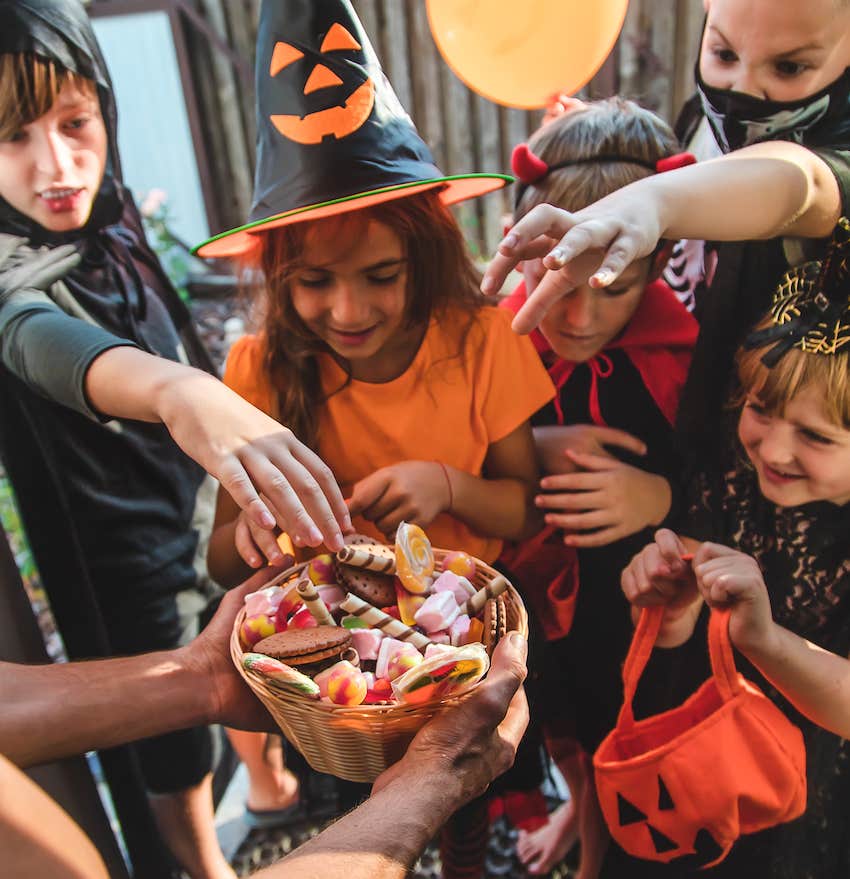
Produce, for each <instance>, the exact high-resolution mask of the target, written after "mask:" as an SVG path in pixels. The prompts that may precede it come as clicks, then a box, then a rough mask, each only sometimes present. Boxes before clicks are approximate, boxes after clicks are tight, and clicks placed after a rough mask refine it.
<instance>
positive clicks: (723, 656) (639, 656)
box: [617, 606, 742, 731]
mask: <svg viewBox="0 0 850 879" xmlns="http://www.w3.org/2000/svg"><path fill="white" fill-rule="evenodd" d="M730 615H731V612H730V611H729V609H728V608H723V609H720V610H713V611H712V612H711V618H710V619H709V622H708V651H709V656H710V658H711V671H712V674H713V675H714V680H715V682H716V684H717V690H718V692H719V693H720V697H721V699H723V701H724V702H729V701H730V700H731V699H733V698H734V697H735V696H736V695H737V693H739V692H740V690H741V689H742V685H741V679H740V676H739V675H738V669H737V668H736V666H735V657H734V655H733V653H732V643H731V641H730V640H729V617H730ZM663 619H664V607H663V606H656V607H645V608H643V610H642V611H641V614H640V618H639V619H638V622H637V626H635V633H634V635H633V636H632V643H631V646H630V647H629V652H628V655H627V656H626V661H625V663H624V664H623V705H622V707H621V708H620V714H619V716H618V717H617V728H618V729H619V730H621V731H629V730H631V729H632V728H633V727H634V725H635V715H634V709H633V707H632V703H633V702H634V698H635V693H636V692H637V686H638V683H639V682H640V679H641V675H643V672H644V669H645V668H646V664H647V662H649V657H650V655H651V654H652V648H653V647H654V646H655V641H656V639H657V638H658V632H659V631H660V629H661V623H662V620H663Z"/></svg>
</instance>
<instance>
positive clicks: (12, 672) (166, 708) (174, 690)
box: [0, 650, 211, 767]
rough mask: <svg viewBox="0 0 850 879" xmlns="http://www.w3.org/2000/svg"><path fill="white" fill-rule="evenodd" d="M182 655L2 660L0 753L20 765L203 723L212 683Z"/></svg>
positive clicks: (160, 654) (159, 654)
mask: <svg viewBox="0 0 850 879" xmlns="http://www.w3.org/2000/svg"><path fill="white" fill-rule="evenodd" d="M183 657H184V651H182V650H180V651H169V652H167V653H166V652H162V653H150V654H146V655H144V656H133V657H126V658H121V659H109V660H93V661H91V662H74V663H68V664H63V665H50V666H26V665H17V664H13V663H0V704H2V705H3V710H2V711H0V753H3V754H5V755H6V756H7V757H8V758H9V759H10V760H12V761H13V762H14V763H16V764H17V765H19V766H24V767H26V766H32V765H35V764H38V763H44V762H47V761H50V760H55V759H59V758H61V757H67V756H70V755H72V754H81V753H83V752H85V751H88V750H93V749H99V748H108V747H112V746H113V745H118V744H123V743H125V742H129V741H135V740H136V739H142V738H146V737H148V736H151V735H158V734H160V733H164V732H169V731H171V730H176V729H182V728H184V727H189V726H194V725H196V724H198V723H203V722H204V721H205V719H206V716H207V712H208V709H209V706H208V704H207V700H208V699H209V694H210V691H211V685H210V683H209V682H208V681H204V680H201V679H199V678H200V675H199V674H198V673H197V672H195V671H194V670H193V668H192V667H191V666H190V665H189V664H188V663H186V662H184V661H183Z"/></svg>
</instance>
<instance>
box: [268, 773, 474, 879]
mask: <svg viewBox="0 0 850 879" xmlns="http://www.w3.org/2000/svg"><path fill="white" fill-rule="evenodd" d="M461 805H462V799H461V790H460V786H459V784H458V783H457V782H456V780H455V777H454V775H453V774H452V773H448V772H442V773H437V774H432V775H428V774H427V773H426V772H424V771H423V772H422V773H421V774H420V776H419V778H418V779H411V778H409V777H408V776H402V777H400V778H399V779H398V780H396V781H394V782H392V783H391V784H389V785H387V786H386V787H384V788H381V790H379V791H377V792H376V793H374V794H373V795H372V796H371V797H370V798H369V799H368V800H367V801H366V802H365V803H363V804H362V805H360V806H358V807H357V809H355V810H354V811H353V812H350V813H349V814H348V815H346V816H344V817H343V818H340V819H339V820H338V821H336V822H335V823H334V824H332V825H331V826H330V827H329V828H327V830H325V831H323V832H322V833H320V834H319V836H317V837H316V838H315V839H313V840H311V841H310V842H308V843H306V844H305V845H303V846H300V847H299V848H298V849H296V850H295V851H294V852H293V853H292V854H291V855H289V856H288V857H287V858H285V859H284V860H282V861H280V862H279V863H277V864H275V865H274V866H272V867H269V868H268V869H266V870H262V871H260V872H259V873H257V874H255V875H256V877H257V879H278V877H280V879H307V877H322V879H400V877H403V876H407V875H408V872H409V870H410V869H411V867H412V866H413V864H414V863H415V862H416V859H417V858H418V857H419V856H420V855H421V854H422V852H423V851H424V849H425V846H426V845H427V844H428V842H429V841H430V840H431V839H432V838H433V837H434V836H435V835H436V833H437V831H438V830H439V829H440V827H441V826H442V825H443V824H444V823H445V822H446V820H447V819H448V817H449V816H450V815H451V814H452V813H453V812H454V811H455V810H456V809H457V808H459V807H460V806H461Z"/></svg>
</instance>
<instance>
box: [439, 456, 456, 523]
mask: <svg viewBox="0 0 850 879" xmlns="http://www.w3.org/2000/svg"><path fill="white" fill-rule="evenodd" d="M436 463H437V464H439V465H440V466H441V467H442V468H443V476H445V477H446V483H447V484H448V486H449V505H448V507H447V508H446V512H447V513H450V512H451V511H452V504H453V503H454V494H453V493H452V481H451V479H450V478H449V471H448V470H447V469H446V465H445V464H444V463H443V462H442V461H437V462H436Z"/></svg>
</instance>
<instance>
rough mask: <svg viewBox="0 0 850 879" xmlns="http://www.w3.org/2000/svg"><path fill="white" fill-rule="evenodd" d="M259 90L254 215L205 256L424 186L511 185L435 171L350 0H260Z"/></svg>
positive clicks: (453, 191)
mask: <svg viewBox="0 0 850 879" xmlns="http://www.w3.org/2000/svg"><path fill="white" fill-rule="evenodd" d="M256 92H257V171H256V176H255V181H254V204H253V207H252V208H251V216H250V218H249V220H248V222H247V223H246V224H245V225H244V226H239V227H238V228H236V229H231V230H230V231H229V232H223V233H221V234H219V235H216V236H214V237H212V238H210V239H209V240H207V241H205V242H203V243H202V244H200V245H199V246H198V247H197V248H196V249H195V252H196V253H197V254H198V255H199V256H206V257H225V256H238V255H241V254H244V253H246V252H248V251H249V250H251V249H253V248H254V247H255V246H257V245H258V244H259V239H258V236H257V234H256V233H258V232H264V231H266V230H268V229H273V228H275V227H277V226H284V225H287V224H289V223H296V222H299V221H301V220H312V219H318V218H320V217H327V216H330V215H332V214H338V213H342V212H344V211H350V210H355V209H357V208H362V207H367V206H369V205H373V204H377V203H379V202H382V201H389V200H390V199H394V198H401V197H403V196H407V195H413V194H415V193H417V192H422V191H424V190H427V189H437V188H439V190H440V193H441V196H442V199H443V201H444V202H445V203H446V204H453V203H454V202H458V201H462V200H463V199H466V198H472V197H474V196H477V195H483V194H484V193H487V192H491V191H493V190H495V189H499V188H501V187H502V186H504V185H505V183H508V182H510V181H511V178H510V177H508V176H506V175H504V174H463V175H458V176H453V177H447V176H445V175H444V174H443V173H442V172H441V171H440V169H439V168H437V166H436V165H435V164H434V160H433V158H432V157H431V153H430V151H429V150H428V147H427V146H426V145H425V143H424V142H423V140H422V139H421V138H420V137H419V134H418V133H417V131H416V128H415V127H414V125H413V122H412V121H411V120H410V117H409V116H408V115H407V113H405V111H404V109H403V107H402V106H401V104H400V102H399V100H398V98H397V97H396V95H395V92H394V91H393V89H392V86H391V85H390V83H389V81H388V80H387V78H386V76H385V75H384V72H383V70H382V69H381V65H380V63H379V62H378V58H377V56H376V55H375V52H374V50H373V49H372V46H371V44H370V43H369V38H368V37H367V36H366V32H365V31H364V30H363V25H362V24H361V23H360V21H359V19H358V18H357V15H356V14H355V12H354V10H353V8H352V6H351V3H350V2H348V0H264V2H263V4H262V9H261V12H260V26H259V31H258V37H257V65H256Z"/></svg>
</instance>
